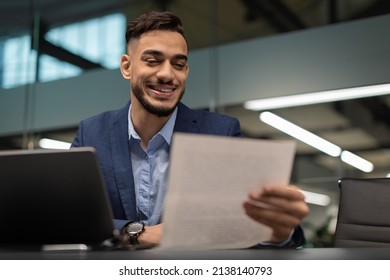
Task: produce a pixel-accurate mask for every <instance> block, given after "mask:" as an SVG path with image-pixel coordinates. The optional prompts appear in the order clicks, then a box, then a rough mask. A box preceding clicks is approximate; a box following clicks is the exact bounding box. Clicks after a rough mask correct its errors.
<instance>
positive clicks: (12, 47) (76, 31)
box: [0, 13, 126, 88]
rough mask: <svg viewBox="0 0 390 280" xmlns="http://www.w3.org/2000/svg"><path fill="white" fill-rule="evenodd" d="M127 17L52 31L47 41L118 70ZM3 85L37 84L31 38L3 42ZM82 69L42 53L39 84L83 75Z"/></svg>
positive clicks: (88, 22)
mask: <svg viewBox="0 0 390 280" xmlns="http://www.w3.org/2000/svg"><path fill="white" fill-rule="evenodd" d="M125 28H126V18H125V16H124V15H122V14H119V13H118V14H112V15H107V16H104V17H101V18H95V19H91V20H87V21H84V22H78V23H74V24H69V25H66V26H61V27H57V28H53V29H51V30H50V31H49V32H47V33H46V35H45V39H46V40H47V41H49V42H51V43H53V44H54V45H56V46H59V47H62V48H65V49H67V50H68V51H70V52H72V53H74V54H77V55H79V56H81V57H83V58H85V59H88V60H90V61H92V62H95V63H99V64H101V65H102V66H103V67H105V68H107V69H115V68H118V67H119V61H120V56H121V55H122V53H123V52H124V51H125V39H124V34H125ZM0 53H1V55H0V58H1V57H2V67H0V71H1V72H0V75H1V78H0V82H1V87H3V88H12V87H17V86H21V85H24V84H26V83H31V82H34V81H35V74H36V60H37V54H36V51H34V50H31V37H30V36H29V35H25V36H20V37H16V38H8V39H5V40H3V41H2V42H0ZM82 72H83V69H81V68H79V67H77V66H75V65H72V64H69V63H67V62H64V61H60V60H58V59H56V58H54V57H51V56H48V55H45V54H42V55H41V56H40V60H39V72H38V73H39V75H38V78H39V81H41V82H47V81H53V80H57V79H63V78H68V77H73V76H77V75H80V74H81V73H82Z"/></svg>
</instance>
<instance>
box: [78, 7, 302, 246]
mask: <svg viewBox="0 0 390 280" xmlns="http://www.w3.org/2000/svg"><path fill="white" fill-rule="evenodd" d="M126 42H127V53H126V54H124V55H122V57H121V61H120V70H121V73H122V76H123V77H124V78H125V79H127V80H129V81H130V87H131V91H130V102H128V103H127V104H126V105H125V106H124V107H123V108H121V109H119V110H115V111H109V112H104V113H101V114H99V115H97V116H93V117H91V118H89V119H86V120H84V121H82V122H81V123H80V125H79V129H78V131H77V134H76V137H75V139H74V141H73V143H72V146H73V147H79V146H92V147H94V148H95V149H96V150H97V155H98V159H99V163H100V168H101V171H102V173H103V177H104V181H105V185H106V187H107V192H108V194H109V197H110V202H111V206H112V210H113V214H114V218H115V221H114V223H115V225H116V227H117V228H118V229H121V230H122V232H123V234H124V236H125V237H126V238H127V240H128V241H129V242H130V243H132V244H159V242H160V239H161V234H162V227H163V224H162V223H161V216H162V213H163V206H164V199H165V193H166V188H167V186H166V185H167V174H168V166H169V151H170V144H171V139H172V135H173V133H174V132H186V133H201V134H212V135H221V136H233V137H240V136H241V131H240V125H239V122H238V120H237V119H235V118H233V117H230V116H225V115H221V114H217V113H212V112H206V111H197V110H191V109H189V108H188V107H186V106H185V105H184V104H183V103H181V102H180V100H181V98H182V97H183V94H184V91H185V87H186V80H187V77H188V73H189V65H188V61H187V56H188V46H187V42H186V40H185V37H184V32H183V27H182V23H181V21H180V19H179V18H178V17H177V16H175V15H174V14H172V13H171V12H150V13H147V14H143V15H141V16H139V17H138V18H136V19H134V20H133V21H131V22H130V23H129V24H128V26H127V30H126ZM221 199H223V195H222V194H221ZM251 201H258V202H262V203H257V204H256V203H251ZM260 205H267V206H266V207H261V206H260ZM270 206H271V207H270ZM243 208H244V210H245V211H246V213H247V215H248V216H249V217H251V218H252V219H254V220H256V221H258V222H260V223H263V224H265V225H267V226H269V227H271V229H272V230H273V234H272V238H271V240H269V242H267V243H266V244H260V245H259V247H270V246H271V247H299V246H302V245H303V244H304V241H305V238H304V234H303V231H302V228H301V226H300V223H301V221H302V219H303V218H304V217H305V216H306V215H307V214H308V211H309V210H308V206H307V205H306V203H305V201H304V197H303V195H302V193H301V192H300V191H299V190H298V188H297V187H294V186H290V185H279V184H271V185H269V186H266V187H264V188H263V189H262V191H261V192H258V193H250V194H248V198H247V200H246V201H243Z"/></svg>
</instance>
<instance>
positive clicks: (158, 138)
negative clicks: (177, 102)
mask: <svg viewBox="0 0 390 280" xmlns="http://www.w3.org/2000/svg"><path fill="white" fill-rule="evenodd" d="M130 112H131V105H130V108H129V115H128V118H129V122H128V123H129V141H130V153H131V164H132V168H133V175H134V183H135V195H136V203H137V213H138V218H139V220H140V221H141V222H143V223H145V225H148V226H152V225H156V224H158V223H160V222H161V215H162V212H163V208H164V207H163V206H164V198H165V193H166V189H167V179H168V167H169V149H170V145H171V139H172V134H173V128H174V126H175V121H176V115H177V108H176V110H175V111H174V112H173V114H172V116H171V117H170V118H169V120H168V122H167V123H166V124H165V125H164V126H163V128H162V129H161V130H160V131H159V132H158V133H157V134H156V135H155V136H154V137H153V138H152V139H151V140H150V141H149V143H148V146H147V149H146V151H145V150H144V149H143V148H142V146H141V138H140V137H139V135H138V134H137V132H136V131H135V129H134V126H133V122H132V121H131V117H130V116H131V115H130Z"/></svg>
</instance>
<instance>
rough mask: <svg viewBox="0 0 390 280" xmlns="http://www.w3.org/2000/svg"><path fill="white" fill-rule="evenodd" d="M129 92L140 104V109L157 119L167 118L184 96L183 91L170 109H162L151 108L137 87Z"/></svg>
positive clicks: (151, 105) (157, 107)
mask: <svg viewBox="0 0 390 280" xmlns="http://www.w3.org/2000/svg"><path fill="white" fill-rule="evenodd" d="M131 91H132V92H133V94H134V96H135V97H136V98H137V100H138V102H139V103H141V105H142V107H144V109H145V110H146V111H147V112H148V113H150V114H153V115H155V116H158V117H167V116H169V115H171V114H172V113H173V111H175V109H176V107H177V104H179V102H180V100H181V99H182V98H183V95H184V89H183V91H182V92H181V93H180V96H179V99H178V100H177V102H176V103H175V104H174V105H173V106H172V107H164V106H153V104H151V103H150V102H149V101H148V100H147V99H146V98H145V93H144V92H143V90H142V89H141V88H140V87H139V86H137V85H134V86H131Z"/></svg>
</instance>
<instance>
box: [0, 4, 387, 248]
mask: <svg viewBox="0 0 390 280" xmlns="http://www.w3.org/2000/svg"><path fill="white" fill-rule="evenodd" d="M150 10H171V11H173V12H175V13H176V14H178V15H179V16H180V17H181V18H182V20H183V23H184V27H185V31H186V35H187V40H188V43H189V46H190V78H189V81H188V87H187V91H186V95H185V97H184V99H183V101H184V102H185V103H186V104H187V105H189V106H190V107H192V108H198V109H205V110H211V111H217V112H221V113H225V114H229V115H233V116H236V117H237V118H239V120H240V122H241V126H242V130H243V133H244V134H245V135H246V136H247V137H252V138H259V139H290V140H294V141H296V143H297V153H296V158H295V163H294V168H293V171H292V182H293V183H295V184H297V185H299V186H300V187H301V188H302V189H303V190H304V191H305V192H306V194H307V199H308V202H309V205H310V208H311V213H310V215H309V217H307V218H306V219H305V222H304V227H305V230H306V233H307V237H308V241H309V243H308V246H314V247H326V246H330V245H331V242H332V235H333V233H334V227H335V222H336V217H337V210H338V199H339V189H338V185H337V181H338V179H339V178H341V177H359V178H377V177H386V176H388V174H389V173H390V130H389V127H390V110H389V106H390V97H389V95H388V94H389V93H390V89H389V88H390V87H389V84H390V52H389V50H390V36H389V30H390V2H389V1H387V0H197V1H189V0H84V1H78V0H35V1H33V0H31V1H28V0H1V1H0V87H1V89H0V149H1V150H8V149H39V148H42V147H41V145H43V144H44V143H43V141H41V140H42V139H51V140H57V141H65V142H68V143H69V142H71V141H72V138H73V136H74V133H75V131H76V129H77V125H78V122H79V121H80V120H81V119H84V118H86V117H88V116H91V115H93V114H95V113H98V112H101V111H105V110H109V109H113V108H119V107H121V106H122V105H124V104H125V102H127V100H128V97H129V85H128V82H127V81H125V80H123V79H122V77H121V74H120V72H119V70H118V66H119V59H120V56H121V54H122V53H123V52H124V51H125V40H124V33H125V28H126V22H127V20H129V19H132V18H134V17H135V16H137V15H139V14H140V13H143V12H146V11H150ZM349 90H350V91H349ZM323 92H325V94H324V96H325V97H328V98H329V97H335V98H334V99H328V100H324V101H323V100H321V96H320V94H321V93H323ZM311 93H314V94H315V95H314V99H313V100H314V101H312V102H311V103H310V102H308V101H307V100H308V97H309V95H308V94H311ZM356 93H358V94H359V95H358V96H354V94H356ZM302 94H304V95H302ZM284 96H294V97H296V96H298V97H301V98H300V99H299V100H298V101H303V102H306V103H307V104H304V105H302V103H299V102H298V103H293V102H294V100H287V101H286V103H284V101H283V100H276V105H275V103H272V104H271V103H269V104H261V103H260V104H257V103H255V104H253V103H247V101H253V100H263V101H264V99H266V98H274V97H284ZM349 96H350V97H349ZM347 97H348V98H347ZM257 105H259V106H261V107H257V108H255V106H257ZM264 112H269V113H266V114H262V117H261V119H262V120H260V117H259V115H260V113H264ZM279 118H283V119H284V120H285V121H288V122H289V124H288V125H287V126H292V125H296V126H299V127H301V128H303V129H305V130H307V131H308V132H310V133H313V134H314V135H316V136H318V137H321V139H323V140H326V141H329V142H330V146H329V150H326V148H323V147H322V144H323V143H322V142H324V141H323V140H318V138H317V140H316V142H315V144H314V145H317V144H318V146H316V147H313V146H312V145H309V144H307V143H305V142H303V141H301V140H298V138H297V137H300V136H299V135H295V134H294V133H296V132H289V131H284V132H283V131H282V130H281V129H282V128H276V127H278V124H272V123H270V122H271V121H273V120H275V119H276V120H278V119H279ZM279 125H280V124H279ZM282 125H283V123H282ZM285 126H286V125H284V127H285ZM291 135H294V136H291ZM300 135H301V134H300ZM325 144H326V143H325ZM328 144H329V143H328ZM270 152H272V151H270Z"/></svg>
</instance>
